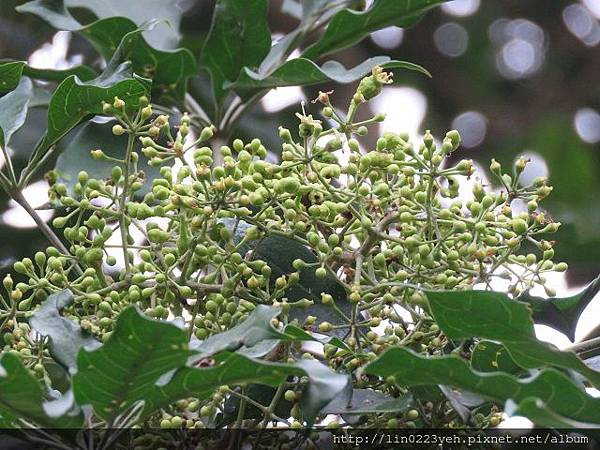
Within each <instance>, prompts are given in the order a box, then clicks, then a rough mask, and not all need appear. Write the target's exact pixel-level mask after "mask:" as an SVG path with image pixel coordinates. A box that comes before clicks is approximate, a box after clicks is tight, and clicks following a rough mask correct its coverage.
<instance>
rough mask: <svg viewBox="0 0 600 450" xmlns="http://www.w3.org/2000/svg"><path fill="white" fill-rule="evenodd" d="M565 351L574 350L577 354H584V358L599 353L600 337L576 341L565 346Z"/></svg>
mask: <svg viewBox="0 0 600 450" xmlns="http://www.w3.org/2000/svg"><path fill="white" fill-rule="evenodd" d="M565 351H567V352H568V351H571V352H575V353H577V354H578V355H583V354H585V356H586V358H589V357H591V356H596V355H598V354H600V337H595V338H593V339H589V340H587V341H582V342H577V343H576V344H573V345H570V346H568V347H566V348H565Z"/></svg>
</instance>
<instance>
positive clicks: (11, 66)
mask: <svg viewBox="0 0 600 450" xmlns="http://www.w3.org/2000/svg"><path fill="white" fill-rule="evenodd" d="M24 66H25V63H24V62H23V61H8V62H0V94H1V93H4V92H8V91H12V90H13V89H14V88H16V87H17V85H18V84H19V81H20V80H21V75H22V74H23V67H24Z"/></svg>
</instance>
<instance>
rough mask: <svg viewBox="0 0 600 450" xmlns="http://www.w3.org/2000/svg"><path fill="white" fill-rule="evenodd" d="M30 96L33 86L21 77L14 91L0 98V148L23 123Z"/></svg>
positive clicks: (27, 79)
mask: <svg viewBox="0 0 600 450" xmlns="http://www.w3.org/2000/svg"><path fill="white" fill-rule="evenodd" d="M32 95H33V84H32V83H31V80H30V79H29V78H26V77H23V78H21V81H20V82H19V84H18V85H17V88H16V89H15V90H14V91H12V92H9V93H8V94H6V95H5V96H4V97H0V147H4V146H5V145H6V144H7V143H8V142H9V141H10V137H11V136H12V134H13V133H14V132H15V131H17V130H18V129H19V128H21V126H23V124H24V123H25V119H26V117H27V109H28V107H29V101H30V100H31V97H32Z"/></svg>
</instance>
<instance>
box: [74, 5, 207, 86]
mask: <svg viewBox="0 0 600 450" xmlns="http://www.w3.org/2000/svg"><path fill="white" fill-rule="evenodd" d="M156 25H157V21H151V22H148V23H146V24H143V26H141V27H138V26H137V25H136V24H135V23H134V22H132V21H131V20H129V19H126V18H124V17H111V18H108V19H102V20H99V21H97V22H94V23H92V24H91V25H89V26H87V27H85V28H82V29H81V30H80V32H81V34H82V35H83V36H84V37H85V38H87V39H88V40H89V41H90V42H91V43H92V44H93V45H94V47H96V49H97V50H98V52H99V53H100V54H101V55H102V56H103V57H104V58H105V59H106V60H109V59H111V58H112V59H113V61H117V62H124V61H131V63H132V68H133V71H134V72H135V73H137V74H138V75H141V76H144V77H147V78H151V79H152V88H153V89H154V90H155V91H156V92H157V93H162V92H168V91H173V90H176V91H177V92H178V94H179V96H180V97H181V96H183V93H184V90H185V82H186V80H187V78H189V77H190V76H192V75H194V74H195V73H196V72H197V68H196V60H195V58H194V55H192V53H191V52H190V51H189V50H187V49H177V50H173V51H162V50H156V49H155V48H153V47H152V46H151V45H149V44H148V42H147V41H146V39H145V37H144V35H142V32H144V31H149V30H152V29H154V28H155V27H156Z"/></svg>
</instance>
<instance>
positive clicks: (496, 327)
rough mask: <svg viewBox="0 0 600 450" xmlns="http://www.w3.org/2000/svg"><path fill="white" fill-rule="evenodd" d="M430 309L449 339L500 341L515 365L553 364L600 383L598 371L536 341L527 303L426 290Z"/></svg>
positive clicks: (487, 295)
mask: <svg viewBox="0 0 600 450" xmlns="http://www.w3.org/2000/svg"><path fill="white" fill-rule="evenodd" d="M426 294H427V299H428V301H429V306H430V308H431V312H432V314H433V316H434V318H435V319H436V322H437V323H438V325H439V326H440V328H441V329H442V331H443V332H444V333H445V334H446V336H448V337H449V338H450V339H467V338H472V337H480V338H483V339H489V340H492V341H497V342H500V343H502V344H503V345H504V347H505V348H506V350H507V351H508V353H509V355H510V357H511V358H512V359H513V360H514V362H515V363H516V364H518V365H519V366H520V367H523V368H525V369H535V368H538V367H543V366H548V365H550V366H555V367H560V368H561V369H566V370H568V369H572V370H574V371H576V372H579V373H580V374H582V375H583V376H585V377H586V378H587V379H588V380H589V381H590V382H591V383H592V384H594V385H595V386H600V372H596V371H594V370H592V369H590V368H589V367H588V366H586V365H585V364H584V363H583V362H582V361H581V360H580V359H579V358H578V357H577V356H576V355H575V354H574V353H571V352H561V351H559V350H557V349H556V348H554V347H553V346H551V345H550V344H548V343H546V342H541V341H538V340H537V338H536V336H535V330H534V328H533V321H532V319H531V311H530V309H529V308H528V306H527V304H525V303H521V302H518V301H515V300H512V299H510V298H509V297H508V296H506V294H503V293H500V292H491V291H437V292H436V291H428V292H426Z"/></svg>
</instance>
